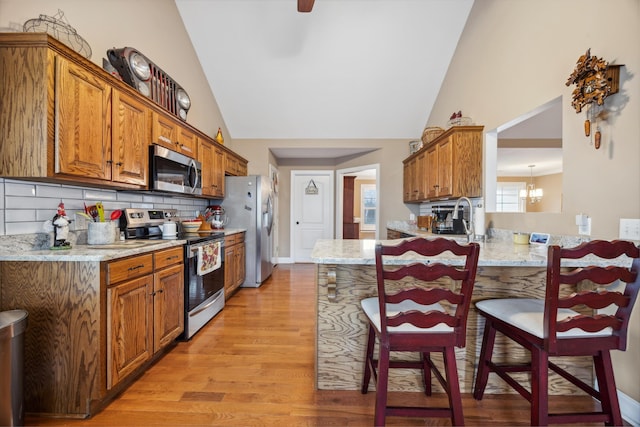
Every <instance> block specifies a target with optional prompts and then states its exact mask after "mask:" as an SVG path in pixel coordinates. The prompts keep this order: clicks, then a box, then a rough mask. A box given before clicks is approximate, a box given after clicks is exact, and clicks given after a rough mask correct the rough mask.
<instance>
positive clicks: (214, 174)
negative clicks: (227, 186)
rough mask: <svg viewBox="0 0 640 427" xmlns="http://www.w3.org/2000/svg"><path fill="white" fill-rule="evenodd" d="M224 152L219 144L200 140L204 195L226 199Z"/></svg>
mask: <svg viewBox="0 0 640 427" xmlns="http://www.w3.org/2000/svg"><path fill="white" fill-rule="evenodd" d="M224 155H225V154H224V152H223V151H222V149H221V148H220V147H219V144H218V143H217V142H212V141H208V140H205V139H200V140H199V141H198V160H199V161H200V163H202V194H203V195H205V196H210V197H215V198H223V197H224V175H225V174H224V169H223V168H224V165H223V163H224Z"/></svg>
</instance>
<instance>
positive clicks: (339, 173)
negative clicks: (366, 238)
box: [335, 163, 380, 240]
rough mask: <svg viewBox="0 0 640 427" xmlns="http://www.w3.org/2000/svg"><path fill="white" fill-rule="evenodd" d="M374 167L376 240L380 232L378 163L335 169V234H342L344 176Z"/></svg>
mask: <svg viewBox="0 0 640 427" xmlns="http://www.w3.org/2000/svg"><path fill="white" fill-rule="evenodd" d="M369 169H375V171H376V203H377V206H376V207H377V208H378V209H377V211H378V215H377V216H376V237H375V238H376V240H378V239H379V238H380V237H379V235H380V234H379V233H380V163H375V164H372V165H364V166H353V167H350V168H345V169H338V170H336V202H335V206H336V219H335V224H336V233H335V235H336V236H342V232H343V230H342V211H343V203H342V198H343V197H344V177H345V176H346V175H352V174H354V173H357V172H362V171H364V170H369Z"/></svg>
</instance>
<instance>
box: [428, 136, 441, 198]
mask: <svg viewBox="0 0 640 427" xmlns="http://www.w3.org/2000/svg"><path fill="white" fill-rule="evenodd" d="M425 165H426V173H425V176H426V197H427V198H428V199H431V198H434V197H438V194H439V192H440V191H439V189H440V184H439V182H438V179H439V177H438V175H439V174H438V146H437V145H435V146H433V147H430V148H428V149H427V152H426V153H425Z"/></svg>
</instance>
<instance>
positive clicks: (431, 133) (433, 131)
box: [422, 126, 444, 145]
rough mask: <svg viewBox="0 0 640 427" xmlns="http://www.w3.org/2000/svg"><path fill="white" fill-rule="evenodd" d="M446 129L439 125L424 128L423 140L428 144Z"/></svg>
mask: <svg viewBox="0 0 640 427" xmlns="http://www.w3.org/2000/svg"><path fill="white" fill-rule="evenodd" d="M443 132H444V129H442V128H440V127H437V126H430V127H427V128H425V129H424V131H423V132H422V142H423V143H424V144H425V145H426V144H428V143H430V142H431V141H433V140H434V139H436V138H437V137H439V136H440V135H442V133H443Z"/></svg>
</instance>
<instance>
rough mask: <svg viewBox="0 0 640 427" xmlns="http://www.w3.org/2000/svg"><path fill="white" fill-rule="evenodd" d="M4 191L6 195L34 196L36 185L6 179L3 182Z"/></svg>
mask: <svg viewBox="0 0 640 427" xmlns="http://www.w3.org/2000/svg"><path fill="white" fill-rule="evenodd" d="M4 191H5V195H6V196H25V197H35V195H36V186H35V184H28V183H24V182H18V181H9V180H7V181H6V182H5V184H4Z"/></svg>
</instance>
